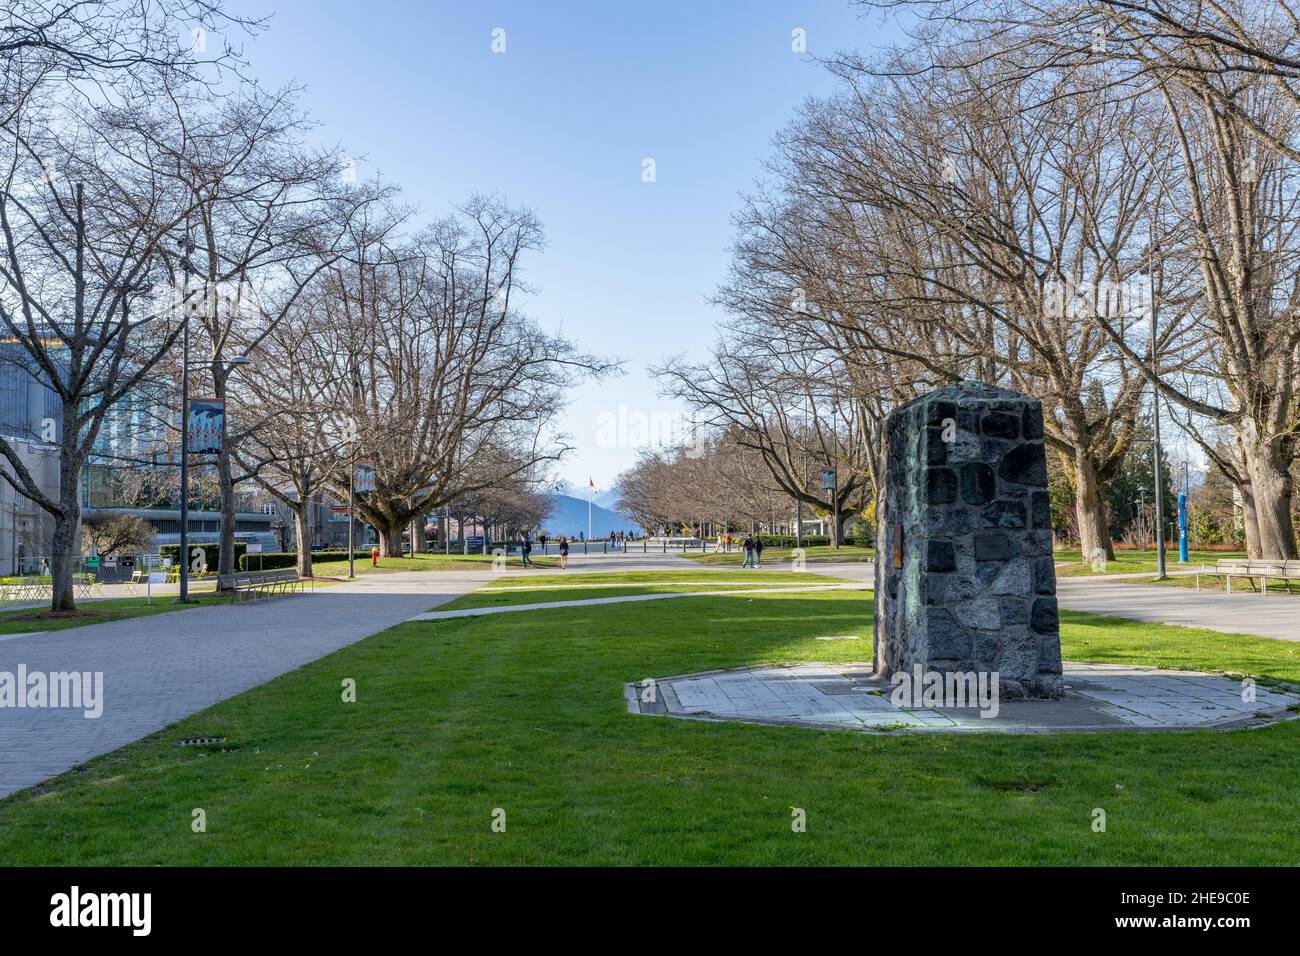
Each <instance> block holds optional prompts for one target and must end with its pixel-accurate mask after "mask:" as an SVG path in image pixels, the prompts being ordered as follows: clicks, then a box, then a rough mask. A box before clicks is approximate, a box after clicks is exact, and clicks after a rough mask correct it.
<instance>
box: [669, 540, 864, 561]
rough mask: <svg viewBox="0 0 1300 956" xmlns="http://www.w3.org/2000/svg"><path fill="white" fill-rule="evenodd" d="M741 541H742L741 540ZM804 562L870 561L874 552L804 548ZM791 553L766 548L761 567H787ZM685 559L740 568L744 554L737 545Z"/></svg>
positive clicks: (854, 547) (853, 547)
mask: <svg viewBox="0 0 1300 956" xmlns="http://www.w3.org/2000/svg"><path fill="white" fill-rule="evenodd" d="M741 540H743V539H741ZM803 550H804V560H806V561H807V562H808V563H809V564H817V563H822V562H834V561H870V560H872V559H873V558H874V557H875V554H876V552H875V550H874V549H872V548H860V547H858V546H857V545H853V544H846V545H843V546H842V547H840V548H839V549H836V548H832V547H831V546H830V545H819V546H817V547H815V548H804V549H803ZM793 554H794V553H793V551H792V550H791V549H789V548H767V549H766V550H764V551H763V565H764V567H767V566H769V565H778V564H785V565H788V564H789V563H790V561H791V560H792V558H793ZM685 557H687V558H690V559H691V560H692V561H694V562H696V563H697V564H707V565H731V564H734V565H735V566H736V567H740V565H741V563H742V562H743V561H744V560H745V552H744V551H743V550H741V549H740V547H739V543H737V544H736V546H735V549H733V550H732V551H731V552H729V553H728V552H725V551H724V552H722V553H721V554H719V553H717V552H715V551H710V552H709V553H708V554H690V553H689V552H688V553H687V554H686V555H685Z"/></svg>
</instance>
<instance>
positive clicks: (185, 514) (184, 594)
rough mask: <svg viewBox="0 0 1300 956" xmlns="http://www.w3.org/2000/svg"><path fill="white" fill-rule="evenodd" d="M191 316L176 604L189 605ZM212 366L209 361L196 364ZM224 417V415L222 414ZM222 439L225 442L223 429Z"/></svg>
mask: <svg viewBox="0 0 1300 956" xmlns="http://www.w3.org/2000/svg"><path fill="white" fill-rule="evenodd" d="M189 359H190V313H189V310H186V313H185V319H184V320H183V322H182V324H181V542H180V549H179V555H178V557H179V558H180V561H181V567H180V572H181V574H180V582H181V593H180V594H179V595H178V596H177V598H176V601H177V603H178V604H188V603H189V602H190V550H189V549H190V360H189ZM197 364H201V365H208V366H210V365H212V364H214V363H212V362H201V363H197ZM252 364H253V360H252V359H250V358H249V357H248V356H247V355H237V356H235V357H234V358H232V359H231V360H230V361H229V362H223V363H221V365H222V367H223V369H232V368H238V367H240V366H243V365H252ZM223 414H224V412H223ZM221 440H222V441H223V442H224V441H225V440H226V436H225V429H224V428H223V429H222V435H221Z"/></svg>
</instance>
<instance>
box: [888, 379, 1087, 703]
mask: <svg viewBox="0 0 1300 956" xmlns="http://www.w3.org/2000/svg"><path fill="white" fill-rule="evenodd" d="M885 436H886V437H885V442H886V448H885V457H886V461H885V468H884V483H883V486H882V488H881V489H880V497H879V500H878V501H877V505H876V521H877V537H876V544H877V551H876V585H875V587H876V591H875V667H876V672H877V673H878V674H879V675H881V676H882V677H884V678H886V679H888V678H890V677H892V675H894V674H895V673H896V672H898V671H900V670H902V671H907V672H908V673H913V672H914V669H915V668H916V666H917V665H920V666H921V669H922V670H923V671H933V672H939V673H945V674H946V673H951V672H964V673H969V672H981V671H984V672H991V673H997V674H998V675H999V676H998V684H999V690H1000V694H1001V697H1002V698H1003V699H1006V700H1013V699H1017V698H1024V697H1059V696H1061V693H1062V690H1063V687H1062V682H1061V641H1060V633H1059V628H1058V622H1057V609H1056V573H1055V570H1054V567H1053V563H1052V531H1051V509H1050V507H1049V503H1048V495H1047V459H1046V454H1045V450H1044V446H1043V411H1042V406H1041V404H1040V403H1039V402H1038V401H1037V400H1035V399H1032V398H1030V397H1028V396H1026V395H1021V394H1020V393H1018V392H1012V391H1008V390H1006V389H1001V388H994V387H992V386H989V385H982V384H979V383H976V382H960V383H958V384H956V385H949V386H947V387H945V388H941V389H939V390H938V391H935V392H931V393H930V394H929V395H926V396H924V397H922V398H919V399H917V400H916V401H913V402H911V403H909V404H907V405H904V406H902V407H901V408H898V409H895V410H894V412H893V413H892V414H891V415H890V416H889V420H888V422H887V423H886V428H885Z"/></svg>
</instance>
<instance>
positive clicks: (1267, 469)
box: [1242, 447, 1297, 560]
mask: <svg viewBox="0 0 1300 956" xmlns="http://www.w3.org/2000/svg"><path fill="white" fill-rule="evenodd" d="M1245 450H1246V467H1247V468H1248V469H1249V470H1248V474H1249V475H1250V492H1251V494H1250V503H1251V507H1250V509H1249V510H1248V511H1247V515H1246V532H1247V544H1248V549H1249V554H1250V556H1251V557H1252V558H1263V559H1265V560H1289V559H1292V558H1295V557H1297V554H1296V540H1295V524H1294V523H1293V522H1292V520H1291V499H1292V495H1293V493H1294V487H1293V485H1292V481H1291V474H1290V472H1289V471H1288V470H1287V469H1286V468H1285V467H1281V466H1279V464H1278V462H1277V460H1276V457H1275V456H1274V455H1273V454H1272V453H1271V450H1270V449H1269V448H1267V447H1265V448H1259V447H1247V448H1246V449H1245ZM1246 499H1247V495H1246V492H1245V490H1243V491H1242V500H1243V502H1244V501H1245V500H1246ZM1252 525H1253V526H1254V528H1253V530H1254V535H1253V537H1254V539H1255V540H1254V541H1253V542H1251V541H1250V538H1251V537H1252V535H1251V534H1250V532H1251V530H1252ZM1256 552H1258V553H1256Z"/></svg>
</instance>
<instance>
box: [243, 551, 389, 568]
mask: <svg viewBox="0 0 1300 956" xmlns="http://www.w3.org/2000/svg"><path fill="white" fill-rule="evenodd" d="M352 553H353V555H355V557H356V559H357V560H358V561H360V560H362V559H363V558H364V559H365V560H367V561H369V560H370V551H369V549H367V550H365V551H353V552H352ZM311 559H312V561H313V562H315V561H346V560H347V559H348V553H347V552H346V551H313V552H312V553H311ZM297 566H298V552H297V551H264V552H262V553H260V554H256V553H255V554H245V555H244V556H243V557H241V558H240V559H239V570H241V571H275V570H277V569H279V568H296V567H297Z"/></svg>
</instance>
